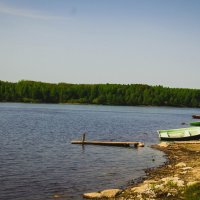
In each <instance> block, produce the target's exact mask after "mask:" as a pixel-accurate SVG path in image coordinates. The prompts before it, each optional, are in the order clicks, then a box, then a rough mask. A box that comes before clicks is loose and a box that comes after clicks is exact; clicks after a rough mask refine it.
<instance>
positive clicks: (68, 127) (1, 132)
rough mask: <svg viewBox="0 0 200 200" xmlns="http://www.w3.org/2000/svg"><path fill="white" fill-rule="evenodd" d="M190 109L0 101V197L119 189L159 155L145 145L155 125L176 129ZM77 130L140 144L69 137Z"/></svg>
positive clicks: (33, 198)
mask: <svg viewBox="0 0 200 200" xmlns="http://www.w3.org/2000/svg"><path fill="white" fill-rule="evenodd" d="M193 113H194V109H183V108H179V109H178V108H176V109H175V108H152V107H120V106H91V105H84V106H82V105H43V104H38V105H35V104H14V103H13V104H12V103H10V104H7V103H2V104H0V127H1V128H0V138H1V139H0V161H1V162H0V181H1V187H0V199H2V200H13V199H15V200H27V199H29V200H41V199H55V198H58V197H59V199H81V194H82V193H83V192H89V191H95V190H102V189H106V188H122V187H124V186H126V185H127V184H128V183H129V182H131V181H132V180H134V179H136V178H138V177H140V176H141V175H144V171H143V170H144V169H145V168H148V167H154V166H157V165H159V164H162V163H163V162H164V158H163V153H162V152H159V151H155V150H153V149H151V148H149V147H148V146H149V145H150V144H152V143H156V142H158V137H157V133H156V130H157V129H167V128H178V127H180V126H182V125H181V123H182V122H186V123H187V122H188V121H189V120H190V119H191V115H192V114H193ZM185 126H187V124H186V125H185ZM85 131H87V136H86V137H87V138H88V139H90V140H114V141H141V142H145V144H146V146H145V147H144V148H138V149H134V148H123V147H108V146H90V145H89V146H82V145H71V144H70V141H71V140H74V139H79V138H80V137H81V134H82V133H83V132H85ZM152 156H153V158H154V159H152ZM154 160H155V161H154Z"/></svg>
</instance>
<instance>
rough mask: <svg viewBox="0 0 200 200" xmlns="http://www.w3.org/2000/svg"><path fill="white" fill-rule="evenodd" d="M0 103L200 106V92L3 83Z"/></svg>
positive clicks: (98, 85)
mask: <svg viewBox="0 0 200 200" xmlns="http://www.w3.org/2000/svg"><path fill="white" fill-rule="evenodd" d="M0 102H23V103H73V104H96V105H124V106H174V107H200V90H199V89H184V88H169V87H163V86H160V85H159V86H149V85H145V84H127V85H124V84H70V83H58V84H53V83H44V82H36V81H26V80H22V81H19V82H16V83H12V82H6V81H0Z"/></svg>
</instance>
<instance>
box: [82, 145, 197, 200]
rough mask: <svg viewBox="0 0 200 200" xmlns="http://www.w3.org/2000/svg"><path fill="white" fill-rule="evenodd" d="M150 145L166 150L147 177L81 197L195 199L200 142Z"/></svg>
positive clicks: (161, 199) (147, 172) (123, 199)
mask: <svg viewBox="0 0 200 200" xmlns="http://www.w3.org/2000/svg"><path fill="white" fill-rule="evenodd" d="M152 148H156V149H158V150H161V151H163V152H165V154H166V156H167V158H168V161H167V163H165V165H163V166H160V167H158V168H153V169H147V170H146V171H145V172H146V174H147V178H145V180H144V181H142V182H141V183H137V184H135V185H132V186H130V187H128V188H126V189H125V190H120V189H109V190H103V191H100V192H92V193H85V194H83V197H84V198H87V199H115V200H128V199H134V200H143V199H144V200H147V199H148V200H154V199H158V200H165V199H174V200H175V199H176V200H178V199H188V200H189V199H190V200H193V199H194V200H195V199H198V197H200V142H188V143H165V142H162V143H160V144H158V145H153V146H152ZM198 191H199V192H198ZM196 196H198V197H197V198H196Z"/></svg>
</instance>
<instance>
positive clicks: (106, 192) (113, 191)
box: [101, 189, 122, 198]
mask: <svg viewBox="0 0 200 200" xmlns="http://www.w3.org/2000/svg"><path fill="white" fill-rule="evenodd" d="M121 192H122V190H120V189H109V190H103V191H101V195H102V197H105V198H114V197H115V196H116V195H118V194H119V193H121Z"/></svg>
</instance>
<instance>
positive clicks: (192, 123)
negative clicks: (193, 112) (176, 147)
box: [190, 122, 200, 126]
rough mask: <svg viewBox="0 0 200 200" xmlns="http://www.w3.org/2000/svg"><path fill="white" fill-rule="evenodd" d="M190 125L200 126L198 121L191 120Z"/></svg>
mask: <svg viewBox="0 0 200 200" xmlns="http://www.w3.org/2000/svg"><path fill="white" fill-rule="evenodd" d="M190 125H191V126H200V122H191V123H190Z"/></svg>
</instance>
